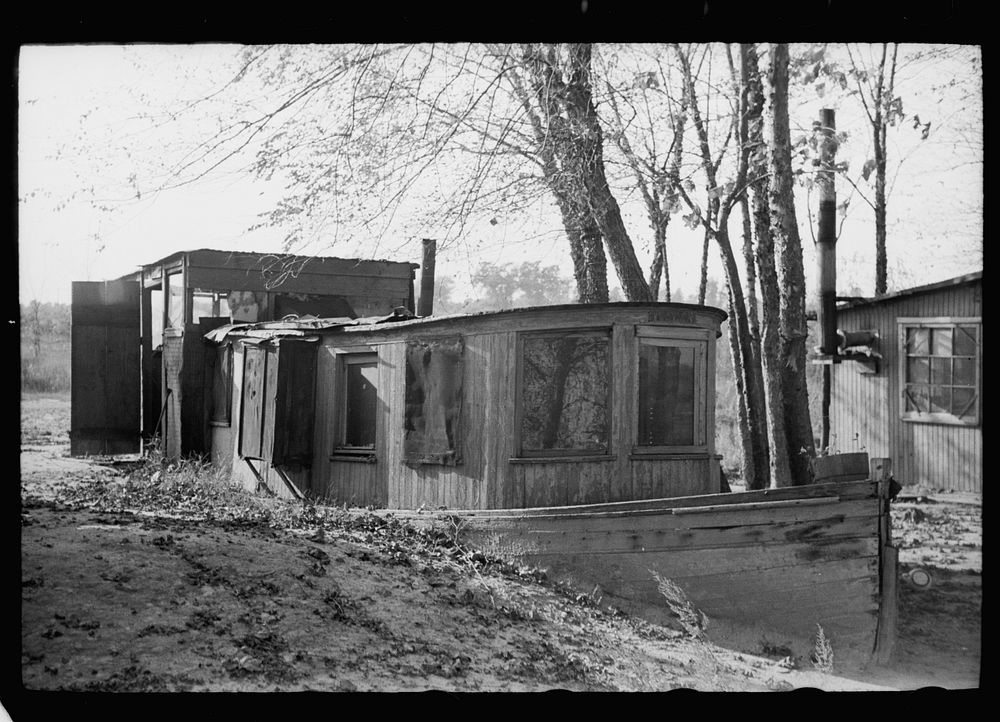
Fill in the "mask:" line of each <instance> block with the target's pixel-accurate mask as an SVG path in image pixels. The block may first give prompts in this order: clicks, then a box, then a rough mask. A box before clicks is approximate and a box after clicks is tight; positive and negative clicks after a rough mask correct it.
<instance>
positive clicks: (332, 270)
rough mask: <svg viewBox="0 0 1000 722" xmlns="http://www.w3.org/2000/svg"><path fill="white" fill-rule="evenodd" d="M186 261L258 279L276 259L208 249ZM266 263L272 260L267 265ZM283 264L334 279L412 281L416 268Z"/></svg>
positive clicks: (302, 259) (310, 261) (378, 263)
mask: <svg viewBox="0 0 1000 722" xmlns="http://www.w3.org/2000/svg"><path fill="white" fill-rule="evenodd" d="M187 257H188V266H189V267H192V268H205V269H224V270H240V271H250V273H251V275H252V274H254V273H256V274H257V275H259V274H260V272H261V269H262V268H263V267H264V266H267V265H270V263H273V259H274V258H275V257H274V255H273V254H265V253H246V252H239V251H215V250H211V249H200V250H196V251H190V252H188V254H187ZM268 259H271V260H270V262H269V260H268ZM286 261H289V262H291V263H295V264H297V265H296V268H297V269H300V270H301V272H302V273H314V274H319V275H335V276H364V277H370V276H376V277H381V276H389V277H397V278H406V279H407V280H409V279H410V278H411V277H412V274H413V268H414V265H415V264H411V263H408V262H405V261H385V260H368V259H357V258H333V257H328V256H323V257H314V256H291V257H286ZM262 263H263V265H262ZM301 264H304V265H301ZM300 266H301V267H300Z"/></svg>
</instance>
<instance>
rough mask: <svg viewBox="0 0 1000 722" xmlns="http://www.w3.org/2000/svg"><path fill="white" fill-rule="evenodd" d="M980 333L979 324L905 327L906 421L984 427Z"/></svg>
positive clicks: (907, 324)
mask: <svg viewBox="0 0 1000 722" xmlns="http://www.w3.org/2000/svg"><path fill="white" fill-rule="evenodd" d="M981 330H982V326H981V324H980V323H978V319H975V320H965V319H955V320H953V321H949V320H943V321H940V322H937V321H935V322H919V321H918V320H908V319H905V320H903V321H902V322H900V344H901V353H900V362H901V368H900V376H901V382H902V383H901V385H902V389H903V399H902V407H901V416H902V418H903V419H904V420H907V421H924V422H931V423H941V424H963V425H976V424H978V423H979V405H980V402H979V384H980V381H979V367H980V349H981V348H982V342H981V339H980V333H981Z"/></svg>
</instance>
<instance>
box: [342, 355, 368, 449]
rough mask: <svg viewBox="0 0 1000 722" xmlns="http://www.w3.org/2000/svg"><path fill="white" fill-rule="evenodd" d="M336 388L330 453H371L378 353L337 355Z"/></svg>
mask: <svg viewBox="0 0 1000 722" xmlns="http://www.w3.org/2000/svg"><path fill="white" fill-rule="evenodd" d="M337 387H338V394H337V396H338V398H339V399H340V402H339V404H338V409H337V424H336V438H335V439H334V453H335V454H355V455H359V456H371V455H373V454H374V453H375V426H376V416H377V414H378V354H377V353H350V354H341V355H340V356H339V357H338V380H337Z"/></svg>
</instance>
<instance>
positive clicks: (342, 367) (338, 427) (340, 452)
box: [331, 350, 379, 461]
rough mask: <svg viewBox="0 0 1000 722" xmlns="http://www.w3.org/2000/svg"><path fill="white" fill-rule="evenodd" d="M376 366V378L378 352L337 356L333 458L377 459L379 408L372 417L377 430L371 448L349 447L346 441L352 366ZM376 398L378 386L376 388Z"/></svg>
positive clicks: (360, 352) (340, 354)
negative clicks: (349, 378) (348, 380)
mask: <svg viewBox="0 0 1000 722" xmlns="http://www.w3.org/2000/svg"><path fill="white" fill-rule="evenodd" d="M372 365H373V366H374V368H375V373H376V376H378V368H379V357H378V352H377V351H370V350H369V351H352V352H347V353H338V354H337V371H336V373H337V379H336V389H337V390H336V395H335V404H336V416H335V423H334V434H333V451H332V453H331V456H332V457H339V458H341V459H343V457H349V458H351V459H357V460H365V461H372V460H374V459H375V457H376V449H377V448H378V439H379V433H378V427H379V424H378V408H376V410H375V414H374V416H373V417H372V421H373V423H374V425H375V428H374V429H372V435H373V437H374V440H373V442H372V445H371V446H349V445H348V444H347V441H346V435H347V394H348V388H347V384H348V382H347V373H348V369H349V368H350V367H351V366H372ZM375 393H376V396H377V395H378V386H376V387H375Z"/></svg>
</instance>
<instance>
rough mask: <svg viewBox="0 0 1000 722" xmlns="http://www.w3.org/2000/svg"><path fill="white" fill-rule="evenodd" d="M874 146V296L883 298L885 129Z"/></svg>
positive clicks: (886, 282) (886, 276)
mask: <svg viewBox="0 0 1000 722" xmlns="http://www.w3.org/2000/svg"><path fill="white" fill-rule="evenodd" d="M875 137H876V140H877V142H876V144H875V295H876V296H884V295H885V293H886V290H887V289H888V287H889V273H888V271H889V269H888V265H889V264H888V256H887V254H886V248H885V239H886V232H885V212H886V200H885V170H886V157H885V150H886V148H885V128H884V127H882V128H881V132H878V131H876V133H875Z"/></svg>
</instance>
